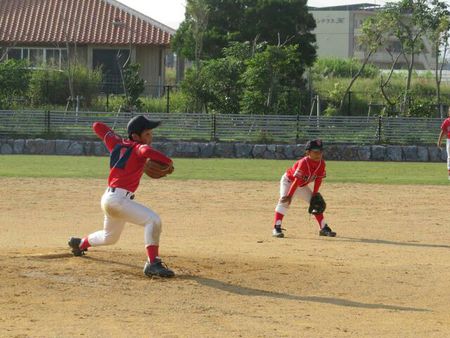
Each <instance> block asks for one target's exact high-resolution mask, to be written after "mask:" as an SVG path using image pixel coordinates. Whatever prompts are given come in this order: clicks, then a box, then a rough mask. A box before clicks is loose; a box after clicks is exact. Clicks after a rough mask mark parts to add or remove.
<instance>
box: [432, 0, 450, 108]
mask: <svg viewBox="0 0 450 338" xmlns="http://www.w3.org/2000/svg"><path fill="white" fill-rule="evenodd" d="M429 20H430V22H429V31H428V37H429V39H430V41H431V43H432V44H433V49H434V54H435V60H434V61H435V69H434V78H435V82H436V103H437V104H438V105H439V110H440V115H441V116H442V115H443V111H442V105H441V102H442V101H441V82H442V71H443V69H444V66H445V64H446V63H447V61H446V60H447V58H446V57H447V52H448V46H449V45H448V40H449V31H450V10H449V5H448V4H447V3H446V2H443V1H439V0H432V1H431V15H430V16H429Z"/></svg>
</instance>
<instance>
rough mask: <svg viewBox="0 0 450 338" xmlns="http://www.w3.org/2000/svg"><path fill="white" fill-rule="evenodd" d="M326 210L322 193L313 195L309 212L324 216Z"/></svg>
mask: <svg viewBox="0 0 450 338" xmlns="http://www.w3.org/2000/svg"><path fill="white" fill-rule="evenodd" d="M326 208H327V204H326V203H325V200H324V199H323V196H322V195H321V194H320V193H315V194H313V195H312V197H311V200H310V201H309V208H308V212H309V213H310V214H313V215H317V214H323V212H324V211H325V209H326Z"/></svg>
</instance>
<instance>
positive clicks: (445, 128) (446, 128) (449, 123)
mask: <svg viewBox="0 0 450 338" xmlns="http://www.w3.org/2000/svg"><path fill="white" fill-rule="evenodd" d="M447 114H448V118H446V119H445V120H444V122H442V125H441V133H440V134H439V138H438V141H437V146H438V148H440V147H441V143H442V139H443V138H444V135H447V169H448V179H449V180H450V107H449V108H448V112H447Z"/></svg>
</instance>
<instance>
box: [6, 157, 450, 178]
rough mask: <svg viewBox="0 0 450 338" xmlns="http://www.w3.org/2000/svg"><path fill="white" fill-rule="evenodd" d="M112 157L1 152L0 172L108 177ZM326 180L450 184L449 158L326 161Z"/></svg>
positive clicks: (257, 172) (281, 166)
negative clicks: (430, 160) (439, 160)
mask: <svg viewBox="0 0 450 338" xmlns="http://www.w3.org/2000/svg"><path fill="white" fill-rule="evenodd" d="M174 161H175V172H174V174H173V175H171V177H170V178H169V179H180V180H188V179H205V180H237V181H241V180H242V181H246V180H251V181H277V180H279V179H280V176H281V175H282V173H283V172H284V171H285V170H286V168H288V167H289V166H291V165H292V164H293V163H294V161H291V160H289V161H280V160H252V159H244V160H242V159H181V158H180V159H175V160H174ZM107 175H108V158H106V157H72V156H40V155H1V156H0V177H49V178H58V177H67V178H106V177H107ZM327 175H328V176H327V182H333V183H339V182H340V183H343V182H345V183H379V184H431V185H446V184H450V182H449V181H448V179H447V168H446V165H445V163H394V162H336V161H328V162H327Z"/></svg>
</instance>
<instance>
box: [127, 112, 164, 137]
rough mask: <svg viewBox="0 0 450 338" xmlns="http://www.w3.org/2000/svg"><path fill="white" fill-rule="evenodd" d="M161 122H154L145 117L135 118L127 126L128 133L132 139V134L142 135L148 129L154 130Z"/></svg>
mask: <svg viewBox="0 0 450 338" xmlns="http://www.w3.org/2000/svg"><path fill="white" fill-rule="evenodd" d="M160 124H161V121H152V120H149V119H148V118H146V117H145V116H143V115H139V116H135V117H133V118H132V119H131V120H130V121H129V122H128V124H127V133H128V136H129V137H130V138H131V134H138V135H140V134H141V133H142V132H143V131H144V130H146V129H153V128H156V127H158V126H159V125H160Z"/></svg>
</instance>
